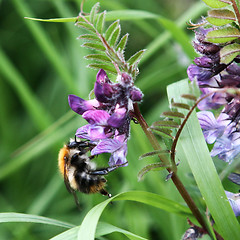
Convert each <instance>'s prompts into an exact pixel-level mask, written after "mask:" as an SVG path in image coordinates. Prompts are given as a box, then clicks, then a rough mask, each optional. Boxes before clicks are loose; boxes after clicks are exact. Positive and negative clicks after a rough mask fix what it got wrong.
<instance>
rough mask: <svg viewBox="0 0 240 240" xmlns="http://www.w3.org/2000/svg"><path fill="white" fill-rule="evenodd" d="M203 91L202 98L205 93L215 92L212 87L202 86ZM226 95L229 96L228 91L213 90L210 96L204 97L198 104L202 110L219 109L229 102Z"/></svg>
mask: <svg viewBox="0 0 240 240" xmlns="http://www.w3.org/2000/svg"><path fill="white" fill-rule="evenodd" d="M201 91H202V95H201V98H202V97H203V96H204V95H205V94H209V93H211V92H213V90H212V89H211V88H202V89H201ZM226 97H227V94H226V93H220V92H213V94H212V95H210V96H209V97H206V98H204V99H203V100H202V101H201V102H200V103H199V104H198V108H199V109H200V110H210V109H218V108H220V107H221V106H222V105H225V104H226V103H227V100H226Z"/></svg>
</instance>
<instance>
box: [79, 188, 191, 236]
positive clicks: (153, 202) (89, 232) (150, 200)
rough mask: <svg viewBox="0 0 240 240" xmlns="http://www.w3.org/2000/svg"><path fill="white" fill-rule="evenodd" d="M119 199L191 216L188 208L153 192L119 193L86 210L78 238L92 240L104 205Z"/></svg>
mask: <svg viewBox="0 0 240 240" xmlns="http://www.w3.org/2000/svg"><path fill="white" fill-rule="evenodd" d="M119 200H131V201H136V202H141V203H145V204H147V205H150V206H153V207H156V208H159V209H162V210H165V211H169V212H172V213H176V214H180V215H182V216H192V214H191V212H190V210H189V209H188V208H187V207H185V206H183V205H181V204H179V203H177V202H175V201H172V200H170V199H167V198H164V197H162V196H160V195H157V194H154V193H149V192H141V191H132V192H125V193H120V194H118V195H116V196H114V197H112V198H110V199H107V200H105V201H104V202H102V203H100V204H98V205H97V206H95V207H94V208H92V209H91V210H90V211H89V212H88V214H87V215H86V216H85V218H84V219H83V222H82V224H81V226H80V229H79V232H78V239H79V240H80V239H81V240H82V239H88V240H94V237H95V231H96V226H97V223H98V220H99V218H100V216H101V214H102V212H103V211H104V209H105V207H106V206H107V205H108V204H109V203H110V202H112V201H119Z"/></svg>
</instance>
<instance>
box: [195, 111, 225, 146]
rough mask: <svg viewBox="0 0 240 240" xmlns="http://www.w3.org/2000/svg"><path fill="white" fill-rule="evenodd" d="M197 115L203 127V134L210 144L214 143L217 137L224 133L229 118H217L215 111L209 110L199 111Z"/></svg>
mask: <svg viewBox="0 0 240 240" xmlns="http://www.w3.org/2000/svg"><path fill="white" fill-rule="evenodd" d="M197 116H198V120H199V123H200V126H201V128H202V129H203V135H204V137H205V139H206V141H207V143H209V144H212V143H214V142H215V141H216V139H217V138H219V137H221V136H222V135H223V133H224V131H225V129H226V127H227V125H228V123H229V121H227V120H226V121H223V120H222V119H219V120H216V119H215V117H214V115H213V113H212V112H209V111H201V112H198V113H197Z"/></svg>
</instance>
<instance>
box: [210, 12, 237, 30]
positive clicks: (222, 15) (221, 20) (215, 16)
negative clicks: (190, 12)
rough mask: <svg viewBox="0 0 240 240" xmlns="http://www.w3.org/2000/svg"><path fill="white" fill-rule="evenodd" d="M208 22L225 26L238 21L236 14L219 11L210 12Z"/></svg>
mask: <svg viewBox="0 0 240 240" xmlns="http://www.w3.org/2000/svg"><path fill="white" fill-rule="evenodd" d="M206 20H207V21H208V22H209V23H211V24H213V25H215V26H223V25H226V24H228V23H231V22H234V21H235V20H236V18H235V14H234V12H232V11H230V10H228V9H218V10H216V9H215V10H210V11H208V17H207V18H206Z"/></svg>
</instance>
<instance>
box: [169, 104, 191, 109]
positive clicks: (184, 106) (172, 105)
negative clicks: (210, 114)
mask: <svg viewBox="0 0 240 240" xmlns="http://www.w3.org/2000/svg"><path fill="white" fill-rule="evenodd" d="M172 107H176V108H183V109H187V110H189V109H190V106H189V105H188V104H185V103H179V102H172V103H171V108H172Z"/></svg>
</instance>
